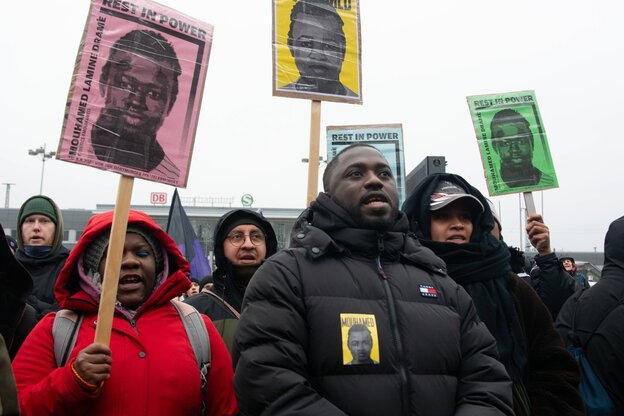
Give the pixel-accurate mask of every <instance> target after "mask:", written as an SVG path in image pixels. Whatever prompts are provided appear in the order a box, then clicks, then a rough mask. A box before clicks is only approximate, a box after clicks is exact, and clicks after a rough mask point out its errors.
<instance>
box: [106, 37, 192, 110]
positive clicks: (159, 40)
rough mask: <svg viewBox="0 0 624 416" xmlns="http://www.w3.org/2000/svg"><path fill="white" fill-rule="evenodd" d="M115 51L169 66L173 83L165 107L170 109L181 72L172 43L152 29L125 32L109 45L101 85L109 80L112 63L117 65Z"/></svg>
mask: <svg viewBox="0 0 624 416" xmlns="http://www.w3.org/2000/svg"><path fill="white" fill-rule="evenodd" d="M117 51H126V52H130V53H133V54H136V55H140V56H144V57H146V58H149V59H151V60H154V61H157V62H164V63H165V64H167V65H169V67H171V70H172V71H173V85H172V86H171V101H170V102H169V108H168V109H167V111H171V108H172V107H173V104H174V103H175V100H176V98H177V96H178V77H179V76H180V74H181V73H182V68H181V67H180V61H178V56H177V55H176V52H175V50H174V49H173V45H172V44H171V43H170V42H169V41H168V40H167V39H165V38H164V37H163V35H161V34H160V33H157V32H154V31H152V30H133V31H130V32H128V33H126V34H125V35H123V36H122V37H121V38H119V39H118V40H117V42H115V44H114V45H113V46H112V47H111V52H110V54H109V56H108V60H107V61H106V64H104V67H103V68H102V74H101V75H100V84H101V85H106V84H108V82H109V79H108V77H109V74H110V69H111V67H112V66H113V65H117V62H116V61H115V60H114V59H113V57H114V55H115V54H116V53H117Z"/></svg>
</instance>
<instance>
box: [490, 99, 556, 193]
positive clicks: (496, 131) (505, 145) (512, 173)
mask: <svg viewBox="0 0 624 416" xmlns="http://www.w3.org/2000/svg"><path fill="white" fill-rule="evenodd" d="M490 132H491V136H490V137H491V138H492V148H493V149H494V151H495V152H496V154H497V155H498V157H499V158H500V177H501V179H502V180H503V182H505V184H506V185H507V186H508V187H510V188H519V187H525V186H536V185H539V186H544V187H552V186H554V185H555V179H554V177H552V176H551V175H549V174H547V173H545V172H543V171H541V170H540V169H538V168H537V167H535V166H534V164H533V163H534V157H533V155H534V151H535V140H534V137H533V133H532V132H531V125H530V124H529V122H528V121H527V119H526V118H525V117H523V116H522V115H521V114H520V113H519V112H518V111H516V110H512V109H509V108H507V109H504V110H501V111H499V112H497V113H496V114H495V115H494V117H493V118H492V121H491V123H490Z"/></svg>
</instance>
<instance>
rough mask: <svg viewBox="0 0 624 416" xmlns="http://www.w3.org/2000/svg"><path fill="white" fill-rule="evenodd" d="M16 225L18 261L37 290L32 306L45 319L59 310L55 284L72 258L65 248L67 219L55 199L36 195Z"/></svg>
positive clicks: (21, 213)
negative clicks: (64, 225) (65, 220)
mask: <svg viewBox="0 0 624 416" xmlns="http://www.w3.org/2000/svg"><path fill="white" fill-rule="evenodd" d="M16 225H17V231H18V232H17V235H16V237H17V251H16V252H15V257H16V258H17V259H18V260H19V262H20V263H22V265H23V266H24V267H25V268H26V270H28V272H29V273H30V275H31V276H32V279H33V284H34V286H33V292H32V296H31V297H30V298H29V300H28V303H29V304H30V305H31V306H33V307H34V308H35V310H36V311H37V316H38V318H39V319H41V318H42V317H43V316H44V315H45V314H47V313H48V312H52V311H56V310H58V307H57V306H56V298H55V296H54V284H55V282H56V279H57V277H58V275H59V273H60V271H61V269H62V268H63V266H64V265H65V261H66V260H67V257H68V256H69V250H68V249H67V248H66V247H64V246H63V216H62V215H61V210H60V209H59V208H58V206H57V205H56V203H55V202H54V201H53V200H52V199H51V198H49V197H47V196H45V195H34V196H32V197H30V198H28V199H27V200H26V201H25V202H24V203H23V204H22V206H21V207H20V209H19V212H18V214H17V224H16Z"/></svg>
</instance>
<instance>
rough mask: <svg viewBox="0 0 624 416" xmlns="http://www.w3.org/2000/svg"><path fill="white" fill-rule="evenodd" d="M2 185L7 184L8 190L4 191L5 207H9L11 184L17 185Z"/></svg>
mask: <svg viewBox="0 0 624 416" xmlns="http://www.w3.org/2000/svg"><path fill="white" fill-rule="evenodd" d="M2 185H6V192H5V193H4V207H5V208H8V207H9V197H10V195H11V185H15V184H14V183H3V184H2Z"/></svg>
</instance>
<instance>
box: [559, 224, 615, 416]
mask: <svg viewBox="0 0 624 416" xmlns="http://www.w3.org/2000/svg"><path fill="white" fill-rule="evenodd" d="M622 322H624V217H620V218H618V219H617V220H615V221H613V222H612V223H611V225H610V226H609V230H608V231H607V234H606V236H605V243H604V267H603V268H602V273H601V277H600V280H599V281H598V282H597V283H596V284H595V285H593V286H592V288H591V289H590V290H580V291H578V292H576V293H575V294H574V296H572V297H571V298H570V299H568V301H567V302H566V303H565V305H563V308H561V312H560V313H559V316H558V317H557V321H556V326H557V330H558V331H559V333H560V334H561V336H562V337H563V339H564V341H565V343H566V345H568V346H569V345H573V344H576V345H579V346H582V347H583V350H584V352H585V356H586V357H587V359H588V360H589V362H590V364H591V366H592V368H593V370H594V372H595V373H596V375H597V376H598V378H599V379H600V382H601V383H602V385H603V386H604V388H605V389H606V390H607V392H608V393H609V397H610V398H611V400H613V402H614V404H615V413H614V414H615V415H624V325H623V324H622Z"/></svg>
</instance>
